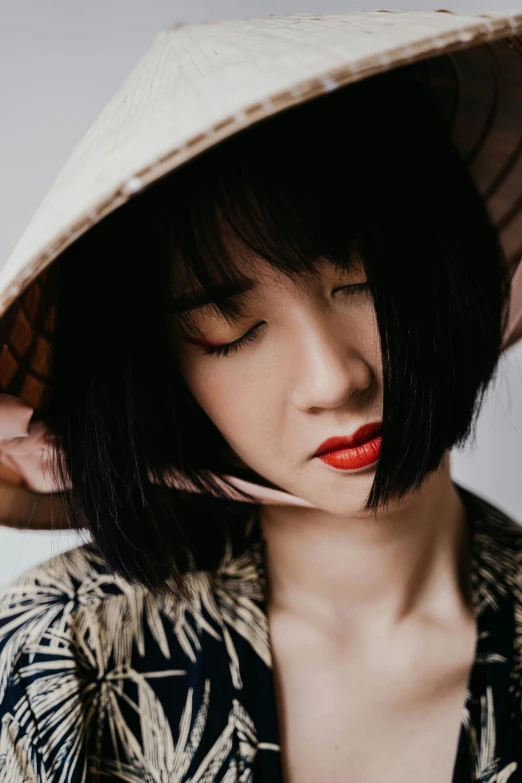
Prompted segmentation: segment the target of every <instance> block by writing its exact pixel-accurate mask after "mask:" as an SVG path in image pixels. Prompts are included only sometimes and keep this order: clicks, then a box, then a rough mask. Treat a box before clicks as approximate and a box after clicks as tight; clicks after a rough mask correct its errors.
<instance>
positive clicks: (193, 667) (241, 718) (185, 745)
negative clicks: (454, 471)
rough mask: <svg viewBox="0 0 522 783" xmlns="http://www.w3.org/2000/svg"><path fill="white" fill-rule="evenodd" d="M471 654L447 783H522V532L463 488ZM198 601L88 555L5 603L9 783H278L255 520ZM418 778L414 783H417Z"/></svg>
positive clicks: (205, 576) (60, 563)
mask: <svg viewBox="0 0 522 783" xmlns="http://www.w3.org/2000/svg"><path fill="white" fill-rule="evenodd" d="M455 486H456V487H457V489H458V490H459V492H460V493H461V496H462V497H463V499H464V501H465V503H466V506H467V509H468V512H469V513H468V520H469V533H470V536H471V544H472V549H471V551H472V574H471V576H472V596H473V605H474V608H475V613H476V617H477V645H476V654H475V660H474V663H473V666H472V669H471V673H470V679H469V686H468V692H467V696H466V701H465V704H463V711H462V722H461V731H460V738H459V740H458V750H457V754H456V758H455V768H454V775H453V781H448V783H468V781H480V783H516V782H518V781H522V725H521V716H522V711H521V708H520V707H521V697H522V687H521V683H522V528H521V527H520V526H519V524H518V523H517V522H515V521H514V520H512V519H511V518H509V517H508V516H506V515H505V514H504V513H503V512H501V511H500V510H499V509H497V508H496V507H494V506H493V505H491V504H490V503H488V502H487V501H485V500H484V499H482V498H479V497H478V496H477V495H475V494H474V493H472V492H470V491H468V490H465V489H464V488H462V487H459V486H458V485H455ZM187 578H188V580H189V584H190V587H191V592H192V597H191V599H190V600H189V601H182V600H176V599H175V598H174V597H172V598H158V597H156V596H154V595H153V594H151V593H150V592H149V591H147V590H146V589H145V588H142V587H137V586H135V585H130V584H129V583H127V582H126V581H124V580H123V579H121V578H120V577H119V576H118V575H116V574H114V573H111V571H110V570H109V569H108V568H107V566H106V565H105V563H104V561H103V560H102V558H101V557H100V556H99V554H98V553H97V550H96V547H95V545H94V544H91V543H90V544H86V545H84V546H81V547H78V548H76V549H73V550H71V551H70V552H66V553H65V554H62V555H59V556H57V557H54V558H52V559H51V560H49V561H47V562H46V563H44V564H43V565H40V566H37V567H36V568H34V569H32V570H31V571H28V572H27V573H26V574H25V575H24V576H22V577H21V578H19V579H17V580H16V581H15V582H14V583H12V584H11V585H10V586H9V587H7V588H4V590H3V592H2V593H1V594H0V717H1V724H0V783H22V782H23V783H25V782H26V781H31V783H33V781H34V783H36V782H37V781H38V782H39V783H40V781H41V783H51V782H52V783H55V782H56V783H58V781H59V782H60V783H80V781H95V780H100V781H106V780H111V779H112V780H115V781H116V780H118V781H127V783H143V781H146V782H147V781H150V782H151V783H152V781H154V783H167V782H168V783H189V781H190V783H218V782H219V783H253V782H254V781H256V782H258V781H259V783H283V778H282V771H281V769H282V767H281V760H280V745H279V727H278V717H277V711H276V699H275V690H274V679H273V673H272V667H271V662H272V658H271V649H270V638H269V633H268V622H267V613H266V607H267V589H266V570H265V542H264V540H263V538H262V536H261V533H260V527H259V523H258V520H257V515H256V513H255V512H254V513H253V515H252V518H251V520H250V521H249V523H248V524H247V526H246V528H245V530H244V537H243V539H242V545H241V547H240V548H239V550H238V549H237V548H236V547H235V545H233V543H232V541H231V540H230V541H229V545H228V546H227V552H226V554H225V556H224V558H223V559H222V561H221V563H220V565H219V567H218V568H217V569H216V570H215V571H196V570H194V571H192V572H190V573H189V574H188V576H187ZM420 779H422V774H420V775H419V780H420Z"/></svg>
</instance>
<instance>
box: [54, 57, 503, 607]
mask: <svg viewBox="0 0 522 783" xmlns="http://www.w3.org/2000/svg"><path fill="white" fill-rule="evenodd" d="M412 73H413V71H412V69H411V67H407V68H403V69H398V70H396V71H394V72H392V73H390V74H384V75H379V76H374V77H371V78H369V79H367V80H365V81H364V82H362V83H358V84H355V85H349V86H347V87H344V88H342V89H339V90H337V91H334V92H332V93H329V94H327V95H325V96H321V97H318V98H315V99H313V100H311V101H308V102H307V103H304V104H302V105H299V106H297V107H292V108H290V109H287V110H285V111H283V112H281V113H279V114H278V115H276V116H274V117H271V118H268V119H265V120H263V121H261V122H259V123H257V124H256V125H254V126H252V127H250V128H249V129H246V130H244V131H242V132H240V133H238V134H236V135H234V136H233V137H231V138H229V139H227V140H225V141H223V142H221V143H219V144H218V145H217V146H215V147H213V148H212V149H211V150H209V151H207V152H205V153H203V154H201V155H199V156H198V157H197V158H195V159H194V160H192V161H190V162H189V163H187V164H185V165H184V166H182V167H181V168H179V169H178V170H176V171H175V172H173V173H172V174H170V175H169V176H166V177H164V178H162V179H161V180H160V181H158V182H156V183H155V184H154V185H152V186H150V187H149V188H147V189H146V190H145V191H143V192H142V193H141V194H139V195H137V196H135V197H134V198H133V199H131V201H130V202H129V203H128V204H126V205H125V206H124V207H122V208H120V209H118V210H116V211H115V212H113V213H112V214H111V215H109V216H107V217H106V218H105V219H103V220H102V221H101V222H100V223H99V224H98V225H97V226H95V227H94V228H92V229H91V230H90V231H89V232H88V233H87V234H86V235H85V236H84V237H82V238H81V239H80V240H78V241H77V242H76V243H75V244H74V245H72V246H71V247H70V248H69V249H68V250H66V251H65V253H63V255H62V256H61V258H60V260H59V261H57V262H56V263H57V264H58V279H59V286H58V299H57V318H56V329H55V342H54V352H53V366H52V389H53V392H52V399H51V403H50V409H49V412H48V424H49V427H50V430H51V432H52V433H53V434H54V435H55V436H56V439H57V444H58V459H57V462H56V471H57V475H58V476H59V478H60V480H62V481H69V482H70V483H71V484H72V492H71V505H70V508H69V511H70V514H71V515H74V514H81V515H82V516H83V517H85V519H86V520H87V523H88V527H89V529H90V531H91V533H92V535H93V537H94V540H95V542H96V544H97V545H98V547H99V549H100V551H101V553H102V555H103V556H104V558H105V559H106V560H107V562H108V563H109V564H110V566H112V567H113V568H114V569H115V570H116V571H117V572H119V573H120V574H121V575H122V576H123V577H125V578H126V579H128V580H130V581H134V582H138V583H141V584H144V585H146V586H147V587H149V588H151V589H154V590H159V591H161V590H164V589H166V587H167V586H168V587H169V589H170V590H172V588H173V587H174V588H176V589H177V590H178V591H179V592H180V594H184V591H185V589H186V584H185V583H186V580H185V579H184V578H183V574H184V573H185V572H186V571H187V570H189V569H192V568H214V567H216V566H217V565H218V563H219V560H220V558H221V557H222V555H223V552H224V542H225V535H224V534H225V531H226V530H228V529H238V528H237V526H238V525H239V526H240V525H242V524H244V523H245V520H246V519H247V518H248V517H249V516H251V515H252V509H253V508H254V509H256V505H254V506H253V505H252V504H250V503H247V502H246V500H245V501H244V502H243V501H241V500H237V501H236V500H230V499H227V498H226V497H224V496H219V490H218V489H217V488H216V486H215V484H213V482H212V480H211V478H210V477H209V471H212V470H215V469H222V470H223V472H227V467H229V466H230V463H229V462H227V460H228V459H229V456H230V455H229V456H227V453H228V452H227V446H226V443H225V442H224V439H223V438H222V436H221V434H220V433H219V432H218V431H217V429H216V428H215V426H214V425H213V423H212V422H211V421H210V420H209V419H208V417H207V416H206V415H205V414H204V412H203V411H202V410H201V408H200V407H199V406H198V405H197V404H194V403H195V401H194V400H193V399H192V398H191V395H190V394H189V392H188V390H187V388H186V386H185V384H184V382H183V380H182V378H181V376H180V373H179V371H178V367H177V362H176V357H175V355H174V354H173V351H172V347H171V343H170V341H169V339H168V329H167V327H166V321H165V306H166V297H165V293H166V291H168V289H169V274H170V273H171V272H170V270H171V264H172V263H173V259H174V258H175V257H176V258H182V259H183V263H184V264H185V267H186V269H187V270H189V272H190V274H191V276H192V278H193V279H194V280H196V281H198V282H199V284H200V285H201V286H202V287H203V288H204V289H205V290H206V291H207V292H208V293H209V294H210V295H211V296H214V295H215V287H216V285H217V284H218V283H219V282H220V281H223V280H226V279H228V278H230V277H237V270H236V268H235V264H234V258H232V257H230V256H231V254H230V253H228V254H227V246H226V243H225V242H224V240H223V234H222V227H223V225H224V224H223V223H222V222H221V220H222V218H223V217H224V218H225V220H226V224H227V225H228V226H229V227H230V228H232V229H233V231H234V234H235V236H237V237H238V238H239V239H240V241H241V246H244V247H245V248H246V249H247V251H249V252H252V251H254V252H255V253H257V254H259V255H260V256H261V257H263V258H264V259H266V260H267V261H268V262H269V263H270V264H271V265H272V266H273V267H274V268H276V269H277V270H280V271H282V272H284V273H285V274H287V275H288V276H289V277H291V278H292V279H294V280H295V279H298V278H299V275H301V274H302V273H303V271H309V272H314V271H315V270H316V268H317V264H318V261H319V260H321V259H322V260H323V261H324V259H326V260H328V261H330V262H332V263H333V264H335V265H336V267H337V268H340V269H346V270H349V269H350V265H351V264H353V261H354V258H355V256H356V254H359V257H360V258H362V261H363V264H364V267H365V271H366V274H367V278H368V282H369V285H370V291H371V295H372V297H373V302H374V306H375V312H376V319H377V324H378V329H379V334H380V341H381V351H382V362H383V377H384V381H383V383H384V389H383V393H384V410H383V429H382V436H383V439H382V447H381V453H380V457H379V460H378V463H377V466H376V473H375V477H374V481H373V485H372V488H371V491H370V493H369V496H368V498H367V503H366V507H365V508H366V510H368V511H373V512H376V511H377V509H379V508H380V507H382V506H385V505H386V503H388V502H389V501H390V499H392V498H396V499H400V498H402V497H403V496H404V495H405V494H406V493H408V492H411V491H417V490H418V489H419V488H420V486H421V483H422V481H423V479H424V478H425V477H426V475H427V474H428V473H430V472H433V471H435V470H437V469H439V468H440V465H441V462H442V460H443V458H444V455H445V452H446V451H447V450H448V449H450V448H452V447H453V446H455V445H462V444H463V443H464V441H465V440H466V439H467V438H468V437H469V435H470V433H471V432H472V428H473V426H474V423H475V419H476V416H477V415H478V411H479V408H480V405H481V403H482V399H483V396H484V392H485V390H486V387H487V385H488V384H489V382H490V380H491V379H492V378H493V375H494V373H495V370H496V368H497V364H498V361H499V358H500V353H501V340H502V333H503V331H504V328H505V325H506V319H507V317H508V306H509V305H508V303H509V298H508V297H509V274H508V271H507V267H506V261H505V258H504V255H503V253H502V250H501V248H500V244H499V238H498V235H497V232H496V230H495V229H494V227H493V226H492V224H491V222H490V219H489V217H488V214H487V211H486V208H485V205H484V203H483V200H482V198H481V196H480V195H479V193H478V192H477V189H476V187H475V185H474V183H473V181H472V179H471V177H470V174H469V172H468V169H467V166H466V164H465V162H464V160H463V159H462V156H461V154H460V153H459V152H458V151H457V149H456V147H455V146H454V144H453V142H452V141H451V138H450V132H449V129H448V127H447V125H446V124H445V123H444V121H443V120H442V119H441V117H440V116H439V114H438V111H437V109H436V107H435V105H434V104H433V102H432V99H431V97H430V93H429V91H428V89H427V87H426V85H425V84H424V83H423V80H422V79H419V78H417V77H412V75H411V74H412ZM226 314H227V313H226V311H225V315H226ZM194 442H197V443H201V442H205V443H206V444H208V453H209V457H208V460H207V462H206V463H205V464H202V461H201V460H202V457H201V450H200V449H196V448H195V447H194V445H193V444H194ZM171 469H175V470H181V471H182V472H183V474H184V475H186V476H187V477H188V479H189V480H191V481H192V482H193V483H194V484H195V485H196V486H198V487H200V488H201V489H203V490H205V491H204V492H203V493H201V494H195V493H187V492H183V491H182V490H179V489H173V488H172V487H170V488H169V487H168V486H166V485H165V483H164V482H163V480H162V477H163V476H164V475H165V473H166V472H168V471H169V470H171Z"/></svg>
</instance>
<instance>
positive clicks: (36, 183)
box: [0, 0, 522, 585]
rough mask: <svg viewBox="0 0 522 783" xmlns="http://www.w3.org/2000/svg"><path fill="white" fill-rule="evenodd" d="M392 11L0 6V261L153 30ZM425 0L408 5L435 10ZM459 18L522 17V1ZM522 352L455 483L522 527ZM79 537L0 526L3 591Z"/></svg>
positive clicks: (283, 6) (131, 1)
mask: <svg viewBox="0 0 522 783" xmlns="http://www.w3.org/2000/svg"><path fill="white" fill-rule="evenodd" d="M383 7H384V8H388V7H389V6H386V5H374V4H372V3H366V4H365V3H362V4H361V3H358V4H354V3H351V2H342V1H341V0H330V1H329V2H327V0H279V2H276V1H275V0H272V2H269V1H268V0H222V1H221V2H217V1H216V0H213V2H211V1H210V0H191V1H190V2H180V1H179V0H170V2H169V1H168V0H89V2H86V1H85V0H44V2H42V0H0V95H1V96H2V106H3V108H2V115H1V125H0V134H1V136H0V140H1V144H0V172H1V183H2V186H1V191H0V214H1V223H0V263H3V261H4V260H5V259H6V258H7V257H8V255H9V253H10V251H11V250H12V248H13V246H14V244H15V242H16V241H17V239H18V237H19V236H20V234H21V233H22V231H23V229H24V227H25V225H26V224H27V222H28V221H29V219H30V217H31V215H32V213H33V212H34V210H35V209H36V207H37V206H38V204H39V202H40V201H41V200H42V198H43V197H44V196H45V194H46V192H47V190H48V189H49V187H50V186H51V184H52V182H53V180H54V178H55V176H56V175H57V173H58V171H59V169H60V168H61V166H62V164H63V163H64V162H65V159H66V158H67V156H68V155H69V153H70V151H71V150H72V148H73V146H74V145H75V144H76V142H77V141H78V140H79V138H80V137H81V136H82V135H83V134H84V133H85V131H86V130H87V129H88V127H89V126H90V125H91V123H92V122H93V120H94V119H95V117H96V115H97V114H98V113H99V112H100V111H101V109H102V108H103V107H104V105H105V103H106V102H107V101H108V100H109V99H110V98H111V97H112V95H113V93H114V92H115V91H116V89H117V88H118V87H119V86H120V84H121V83H122V81H123V80H124V78H125V77H126V75H127V73H128V72H129V71H130V70H131V68H132V67H133V66H134V64H135V63H136V61H137V60H138V59H139V57H140V56H141V55H142V54H143V53H144V52H145V51H146V50H147V48H148V47H149V45H150V44H151V42H152V39H153V38H154V36H155V35H156V33H157V32H158V31H159V30H160V29H161V28H162V27H164V26H166V25H167V24H171V23H172V22H174V21H177V20H185V21H198V20H210V19H217V18H227V17H228V18H231V17H249V16H263V15H265V14H290V13H299V12H300V11H302V12H305V13H317V12H320V13H338V12H341V11H350V10H359V9H361V8H368V9H371V8H383ZM440 7H445V8H447V7H448V6H447V5H444V6H441V5H431V4H429V3H427V2H426V0H424V2H423V0H418V2H417V3H413V4H412V3H403V4H401V8H417V9H419V8H420V9H425V10H427V9H430V8H440ZM451 8H452V9H454V10H457V9H460V10H477V11H479V10H482V11H487V10H491V9H492V8H494V9H495V10H505V11H517V10H518V11H522V0H518V2H516V3H513V2H511V3H507V2H502V0H489V2H487V1H485V0H477V1H476V2H474V3H469V2H465V3H462V2H461V3H456V4H452V5H451ZM521 467H522V344H519V345H516V346H514V347H513V348H511V349H510V350H509V351H508V352H507V353H506V354H505V356H504V358H503V360H502V363H501V366H500V370H499V374H498V378H497V380H496V382H495V383H494V385H493V386H492V387H491V389H490V393H489V395H488V398H487V400H486V401H485V404H484V407H483V409H482V412H481V415H480V418H479V421H478V426H477V437H476V442H475V444H474V445H473V444H468V446H467V447H466V448H465V449H464V450H462V451H454V452H453V455H452V472H453V477H454V479H455V480H456V481H457V482H459V483H461V484H462V485H464V486H465V487H468V488H470V489H471V490H473V491H475V492H477V493H478V494H480V495H482V496H483V497H486V498H487V499H489V500H491V501H493V502H494V503H496V504H497V505H498V506H499V507H501V508H502V509H504V510H505V511H507V512H508V513H509V514H511V515H512V516H513V517H514V518H515V519H517V521H519V522H522V475H521ZM78 540H79V538H78V537H75V536H73V535H71V534H49V533H19V532H15V531H10V530H8V529H5V528H4V529H2V528H0V585H1V584H5V583H6V582H8V581H9V580H11V579H12V578H13V577H15V576H16V575H17V574H18V573H20V572H21V571H22V570H24V569H25V568H27V567H29V566H30V565H32V564H34V563H37V562H38V561H40V560H43V559H45V558H47V557H49V556H50V555H52V554H55V553H57V552H59V551H61V550H63V549H67V548H69V547H70V546H74V545H76V543H78Z"/></svg>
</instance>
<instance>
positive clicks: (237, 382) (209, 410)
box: [182, 358, 281, 454]
mask: <svg viewBox="0 0 522 783" xmlns="http://www.w3.org/2000/svg"><path fill="white" fill-rule="evenodd" d="M226 362H227V359H226V358H223V359H217V360H216V361H212V362H204V363H203V362H202V363H201V364H200V363H199V362H197V363H196V364H193V365H191V366H188V365H187V364H185V366H184V367H183V368H182V373H183V377H184V379H185V382H186V384H187V386H188V388H189V390H190V392H191V393H192V395H193V397H194V399H195V400H196V401H197V402H198V403H199V405H200V406H201V407H202V409H203V410H204V411H205V413H206V414H207V416H208V417H209V418H210V419H211V420H212V422H213V423H214V424H215V425H216V427H217V428H218V430H219V431H220V432H221V434H222V435H223V437H224V438H225V439H226V440H227V441H228V443H229V444H230V445H231V446H232V447H233V448H234V449H235V450H236V451H237V452H238V453H242V454H245V453H247V452H248V451H249V448H250V449H252V448H255V444H256V443H257V444H259V443H260V441H262V440H264V441H265V442H267V441H268V440H270V438H271V432H272V431H275V430H276V429H277V426H278V425H277V415H275V412H276V410H277V407H278V406H277V400H278V399H280V394H281V390H280V389H278V388H277V386H276V384H272V383H271V384H267V383H266V375H265V374H264V373H262V372H259V371H258V370H257V371H253V372H251V373H248V372H247V371H246V370H245V363H244V362H237V364H236V366H235V367H234V364H235V362H234V360H233V359H231V360H230V362H229V364H228V365H226Z"/></svg>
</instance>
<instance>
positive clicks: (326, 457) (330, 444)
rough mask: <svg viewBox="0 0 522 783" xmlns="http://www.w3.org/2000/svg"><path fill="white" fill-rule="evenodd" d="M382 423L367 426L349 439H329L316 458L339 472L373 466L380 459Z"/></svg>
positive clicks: (377, 422)
mask: <svg viewBox="0 0 522 783" xmlns="http://www.w3.org/2000/svg"><path fill="white" fill-rule="evenodd" d="M381 426H382V422H380V421H376V422H372V423H371V424H365V425H364V426H363V427H359V429H358V430H357V431H356V432H355V433H354V434H353V435H350V436H349V437H345V436H341V437H334V438H328V440H325V441H324V443H321V445H320V446H319V448H318V449H317V451H316V453H315V454H314V456H315V457H319V459H320V460H322V461H323V462H325V463H326V464H327V465H330V466H331V467H332V468H337V469H338V470H360V469H361V468H365V467H368V465H373V463H374V462H376V461H377V459H378V457H379V452H380V450H381V441H382V437H381V435H380V434H379V433H380V430H381Z"/></svg>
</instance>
